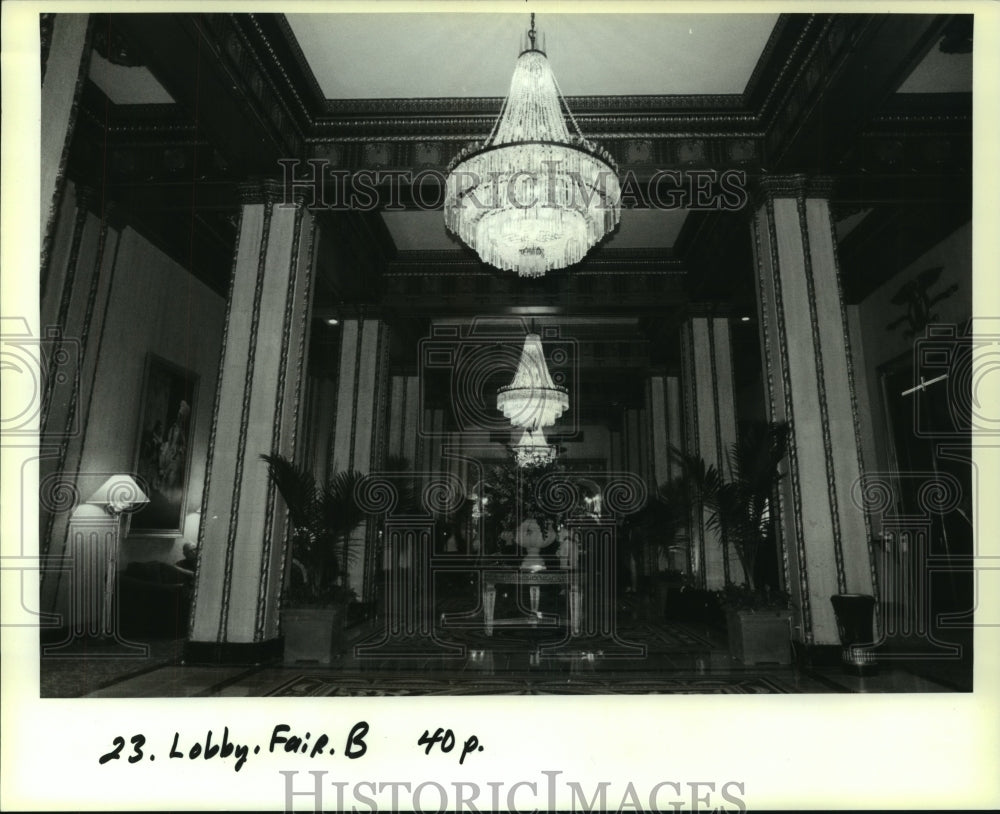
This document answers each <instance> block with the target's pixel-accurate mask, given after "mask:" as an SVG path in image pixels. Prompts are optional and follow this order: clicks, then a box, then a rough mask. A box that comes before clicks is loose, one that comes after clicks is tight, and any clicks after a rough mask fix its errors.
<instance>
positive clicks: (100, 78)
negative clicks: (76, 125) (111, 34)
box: [90, 51, 174, 105]
mask: <svg viewBox="0 0 1000 814" xmlns="http://www.w3.org/2000/svg"><path fill="white" fill-rule="evenodd" d="M90 79H91V80H93V82H94V84H95V85H97V87H99V88H100V89H101V90H102V91H104V95H105V96H107V97H108V98H109V99H110V100H111V101H112V102H113V103H114V104H116V105H169V104H173V102H174V100H173V97H172V96H171V95H170V94H169V93H167V91H166V90H164V88H163V86H162V85H161V84H160V83H159V82H157V81H156V78H155V77H154V76H153V74H151V73H150V72H149V69H148V68H144V67H141V66H137V67H128V66H125V65H115V64H114V63H112V62H109V61H108V60H106V59H105V58H104V57H102V56H101V55H100V54H99V53H97V51H94V52H93V53H92V54H91V57H90Z"/></svg>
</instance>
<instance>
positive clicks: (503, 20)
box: [287, 12, 778, 99]
mask: <svg viewBox="0 0 1000 814" xmlns="http://www.w3.org/2000/svg"><path fill="white" fill-rule="evenodd" d="M777 17H778V15H776V14H622V13H615V14H610V13H609V14H551V15H549V14H539V15H538V16H537V18H536V27H537V28H538V30H539V32H540V33H541V34H542V35H544V37H545V47H546V50H547V53H548V57H549V61H550V62H551V64H552V68H553V70H554V71H555V74H556V78H557V79H558V81H559V84H560V86H561V89H562V92H563V94H564V95H566V96H590V95H597V96H599V95H621V94H624V95H633V94H636V95H645V94H737V93H742V92H743V90H744V88H745V87H746V83H747V80H748V79H749V78H750V74H751V72H752V71H753V68H754V66H755V65H756V63H757V60H758V58H759V57H760V54H761V52H762V50H763V48H764V45H765V43H766V42H767V39H768V36H769V35H770V33H771V31H772V29H773V28H774V24H775V22H776V21H777ZM287 19H288V22H289V25H290V26H291V29H292V31H293V32H294V34H295V37H296V39H297V40H298V42H299V45H300V47H301V48H302V51H303V53H304V54H305V57H306V59H307V60H308V62H309V64H310V67H311V68H312V71H313V73H314V74H315V76H316V79H317V81H318V82H319V85H320V88H321V89H322V91H323V94H324V95H325V96H326V97H327V98H328V99H364V98H373V99H382V98H436V97H469V96H494V97H495V96H505V95H506V94H507V89H508V86H509V83H510V78H511V73H512V69H513V66H514V61H515V60H516V58H517V55H518V53H519V52H520V50H521V42H522V38H523V37H524V34H525V31H526V29H527V27H528V22H529V18H528V14H527V13H525V14H480V13H475V12H471V13H434V14H429V13H412V14H289V15H287Z"/></svg>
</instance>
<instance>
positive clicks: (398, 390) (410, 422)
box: [387, 375, 420, 471]
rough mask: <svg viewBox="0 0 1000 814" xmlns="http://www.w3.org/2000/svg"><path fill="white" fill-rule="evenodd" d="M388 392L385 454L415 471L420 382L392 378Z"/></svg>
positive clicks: (406, 378)
mask: <svg viewBox="0 0 1000 814" xmlns="http://www.w3.org/2000/svg"><path fill="white" fill-rule="evenodd" d="M389 391H390V397H389V425H388V427H387V433H388V439H389V440H388V454H389V455H390V456H394V457H396V458H403V459H405V460H406V464H407V466H408V467H409V468H410V470H411V471H413V470H415V469H416V468H417V424H418V423H419V419H420V413H419V409H418V408H419V401H420V393H419V381H418V380H417V377H416V376H401V375H400V376H392V377H391V379H390V381H389Z"/></svg>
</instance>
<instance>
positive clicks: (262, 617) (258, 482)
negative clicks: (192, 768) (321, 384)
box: [188, 183, 315, 660]
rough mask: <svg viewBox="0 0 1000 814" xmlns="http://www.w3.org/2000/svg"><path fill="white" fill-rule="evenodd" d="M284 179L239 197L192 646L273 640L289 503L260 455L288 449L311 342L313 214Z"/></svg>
mask: <svg viewBox="0 0 1000 814" xmlns="http://www.w3.org/2000/svg"><path fill="white" fill-rule="evenodd" d="M280 192H281V189H280V185H272V184H270V183H264V184H255V185H247V186H244V187H242V188H241V193H242V195H243V205H242V209H241V214H240V224H239V237H238V241H237V246H236V256H235V259H234V263H233V273H232V279H231V282H230V291H229V301H228V304H227V312H226V322H225V329H224V338H223V353H222V363H221V367H220V373H219V380H218V385H217V391H216V395H215V412H214V415H213V423H212V432H211V440H210V443H209V453H208V465H207V473H206V479H205V493H204V497H203V502H202V518H203V519H202V524H201V532H200V539H199V543H200V554H199V557H200V560H199V568H198V581H197V586H196V593H195V602H194V614H193V620H192V626H191V641H189V643H188V655H189V657H190V658H192V659H195V660H205V659H212V660H217V659H227V658H234V659H244V658H253V659H259V658H261V657H264V656H266V655H268V654H270V653H271V652H272V650H276V649H277V645H278V644H279V642H280V640H279V639H278V609H279V595H280V590H281V583H282V579H283V576H284V569H283V563H284V558H285V552H284V544H283V543H284V537H285V512H284V507H283V504H282V503H281V499H280V497H279V496H278V494H277V492H276V490H275V489H274V488H273V486H271V484H270V483H269V481H268V476H267V467H266V466H265V464H264V463H263V461H261V460H260V456H261V455H263V454H268V453H277V454H281V455H285V456H288V457H293V455H294V452H295V448H296V432H297V424H298V418H299V406H300V401H301V397H302V383H303V379H304V366H305V360H306V356H307V354H306V350H307V349H306V345H307V342H308V330H307V329H308V318H309V308H310V297H311V291H312V267H313V238H314V232H315V221H314V219H313V216H312V214H311V213H309V212H308V211H307V210H306V209H305V208H304V207H302V206H301V205H298V204H285V203H280V202H279V198H278V195H280Z"/></svg>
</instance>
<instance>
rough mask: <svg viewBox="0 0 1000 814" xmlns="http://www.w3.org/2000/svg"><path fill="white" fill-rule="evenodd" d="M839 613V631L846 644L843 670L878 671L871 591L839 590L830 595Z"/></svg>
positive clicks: (863, 672) (861, 674)
mask: <svg viewBox="0 0 1000 814" xmlns="http://www.w3.org/2000/svg"><path fill="white" fill-rule="evenodd" d="M830 602H832V603H833V612H834V614H835V615H836V617H837V632H838V634H839V635H840V644H841V646H842V647H843V654H842V661H843V667H844V672H847V673H850V674H851V675H858V676H866V675H874V674H875V673H877V672H878V663H877V662H876V660H875V641H874V640H875V637H874V635H873V627H874V621H875V597H873V596H869V595H868V594H837V595H836V596H831V597H830Z"/></svg>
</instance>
